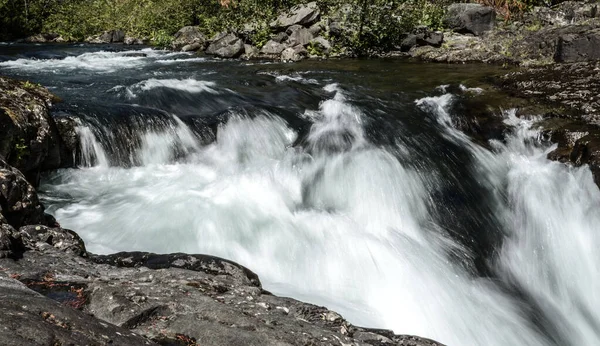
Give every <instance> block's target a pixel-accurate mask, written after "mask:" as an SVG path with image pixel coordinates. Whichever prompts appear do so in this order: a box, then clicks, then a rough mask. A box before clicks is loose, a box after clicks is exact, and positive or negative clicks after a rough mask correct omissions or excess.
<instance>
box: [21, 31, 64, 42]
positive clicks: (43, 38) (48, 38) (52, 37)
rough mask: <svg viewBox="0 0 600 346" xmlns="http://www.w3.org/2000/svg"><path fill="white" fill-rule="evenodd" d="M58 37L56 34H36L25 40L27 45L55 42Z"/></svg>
mask: <svg viewBox="0 0 600 346" xmlns="http://www.w3.org/2000/svg"><path fill="white" fill-rule="evenodd" d="M59 37H60V35H59V34H56V33H47V34H37V35H33V36H29V37H27V38H26V39H25V42H27V43H49V42H55V41H56V40H57V39H58V38H59Z"/></svg>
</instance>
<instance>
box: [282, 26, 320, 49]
mask: <svg viewBox="0 0 600 346" xmlns="http://www.w3.org/2000/svg"><path fill="white" fill-rule="evenodd" d="M313 38H314V37H313V34H312V33H311V32H310V31H309V29H306V28H298V29H296V30H294V31H292V33H291V35H290V36H289V38H288V42H289V44H290V46H296V45H301V46H306V45H307V44H308V43H309V42H310V40H312V39H313Z"/></svg>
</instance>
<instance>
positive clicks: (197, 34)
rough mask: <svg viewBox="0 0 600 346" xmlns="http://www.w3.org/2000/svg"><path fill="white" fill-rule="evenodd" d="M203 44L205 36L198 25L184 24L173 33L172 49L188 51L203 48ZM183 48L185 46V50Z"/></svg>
mask: <svg viewBox="0 0 600 346" xmlns="http://www.w3.org/2000/svg"><path fill="white" fill-rule="evenodd" d="M205 44H206V37H205V36H204V34H203V33H202V32H201V31H200V29H198V27H195V26H185V27H183V28H181V29H180V30H179V31H177V33H175V40H173V43H172V47H173V49H174V50H181V51H184V52H188V51H196V50H200V49H204V47H205ZM184 48H187V50H184Z"/></svg>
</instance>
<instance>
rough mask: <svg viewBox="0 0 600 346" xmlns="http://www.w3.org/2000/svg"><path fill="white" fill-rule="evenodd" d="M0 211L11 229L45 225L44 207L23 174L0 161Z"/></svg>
mask: <svg viewBox="0 0 600 346" xmlns="http://www.w3.org/2000/svg"><path fill="white" fill-rule="evenodd" d="M0 211H1V212H2V215H3V217H4V218H5V220H6V223H8V224H9V225H11V226H12V227H13V228H16V229H18V228H20V227H21V226H23V225H29V224H45V222H46V219H45V216H44V207H43V206H42V204H41V203H40V201H39V200H38V196H37V193H36V191H35V189H34V188H33V186H31V184H29V182H27V180H26V179H25V177H24V176H23V174H21V172H19V170H17V169H15V168H14V167H11V166H9V165H8V164H6V163H5V162H4V161H1V160H0Z"/></svg>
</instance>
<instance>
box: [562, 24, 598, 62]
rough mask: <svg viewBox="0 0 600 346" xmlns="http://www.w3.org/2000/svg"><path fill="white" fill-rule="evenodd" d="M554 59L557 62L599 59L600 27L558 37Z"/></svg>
mask: <svg viewBox="0 0 600 346" xmlns="http://www.w3.org/2000/svg"><path fill="white" fill-rule="evenodd" d="M554 60H555V61H557V62H576V61H589V60H600V29H593V30H586V31H584V32H582V33H580V34H564V35H561V36H560V37H559V38H558V42H557V47H556V53H555V54H554Z"/></svg>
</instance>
